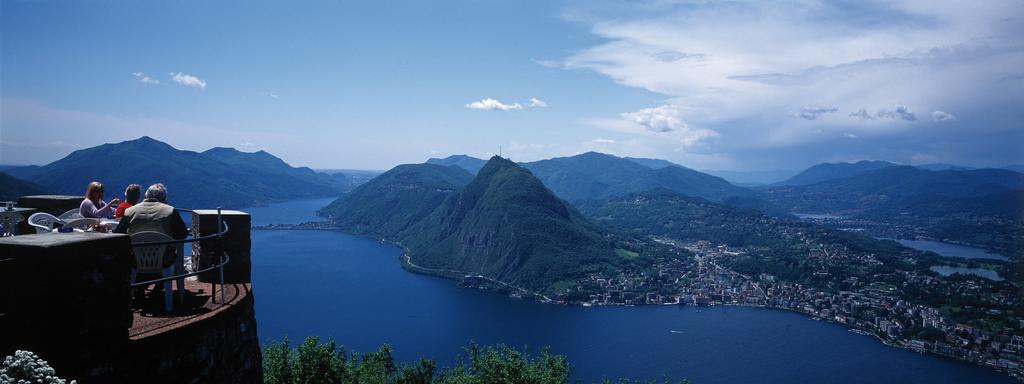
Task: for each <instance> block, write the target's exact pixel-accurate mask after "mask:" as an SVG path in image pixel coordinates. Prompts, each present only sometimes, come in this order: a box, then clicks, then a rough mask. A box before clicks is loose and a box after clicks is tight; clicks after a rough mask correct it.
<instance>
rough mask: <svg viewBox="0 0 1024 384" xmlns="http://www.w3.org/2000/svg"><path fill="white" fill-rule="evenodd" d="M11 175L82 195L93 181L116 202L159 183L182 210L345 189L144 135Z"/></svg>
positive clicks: (316, 177)
mask: <svg viewBox="0 0 1024 384" xmlns="http://www.w3.org/2000/svg"><path fill="white" fill-rule="evenodd" d="M8 173H9V174H10V175H11V176H14V177H17V178H19V179H22V180H26V181H29V182H32V183H35V184H38V185H40V186H42V187H43V188H45V189H46V190H47V191H48V192H52V193H59V194H68V195H81V194H83V193H84V191H85V187H86V185H87V184H88V183H89V182H91V181H94V180H97V181H100V182H102V183H104V185H105V186H106V189H107V195H106V199H108V200H109V199H111V198H115V197H118V198H123V196H122V194H123V190H124V189H123V188H125V186H127V185H128V184H132V183H137V184H140V185H142V186H143V188H145V187H146V186H148V185H150V184H153V183H157V182H160V183H164V184H165V185H166V186H167V189H168V192H169V193H168V201H169V202H170V203H171V204H174V205H177V206H181V207H183V208H209V207H217V206H220V207H224V208H243V207H250V206H256V205H262V204H266V203H269V202H273V201H282V200H288V199H297V198H308V197H320V196H337V195H338V194H340V193H342V192H343V191H345V190H348V189H351V187H352V186H351V185H350V184H349V183H347V182H346V180H345V177H344V175H341V176H330V175H326V174H322V173H317V172H313V171H312V170H310V169H308V168H293V167H291V166H289V165H288V164H286V163H285V162H284V161H281V159H279V158H277V157H274V156H273V155H271V154H269V153H266V152H263V151H260V152H255V153H247V152H241V151H237V150H235V149H231V148H214V149H211V150H208V151H206V152H202V153H200V152H193V151H185V150H179V149H176V148H174V147H172V146H170V145H168V144H166V143H163V142H160V141H157V140H155V139H153V138H150V137H146V136H143V137H141V138H138V139H135V140H129V141H124V142H120V143H114V144H103V145H100V146H96V147H92V148H86V149H81V150H78V151H75V152H72V153H71V154H69V155H68V156H66V157H64V158H62V159H60V160H57V161H54V162H52V163H50V164H47V165H44V166H27V167H20V168H14V169H9V170H8Z"/></svg>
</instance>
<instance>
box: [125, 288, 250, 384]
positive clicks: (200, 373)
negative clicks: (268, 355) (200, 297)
mask: <svg viewBox="0 0 1024 384" xmlns="http://www.w3.org/2000/svg"><path fill="white" fill-rule="evenodd" d="M236 286H237V287H239V289H244V290H245V291H246V292H247V295H246V296H245V297H244V298H242V299H241V300H240V301H239V302H237V303H233V304H232V306H231V307H230V308H228V309H227V310H224V311H223V312H219V313H217V314H216V315H215V316H213V317H211V318H208V319H204V320H202V321H198V322H195V323H192V324H189V325H187V326H184V327H181V328H177V329H172V330H169V331H166V332H161V333H159V334H156V335H152V336H146V337H143V338H141V339H138V340H131V341H129V345H128V352H129V353H128V355H126V357H127V358H128V359H127V361H125V364H124V366H125V367H126V370H125V372H124V374H125V382H130V383H260V382H262V377H263V376H262V372H263V371H262V369H263V367H262V356H261V354H260V346H259V339H258V338H257V336H256V314H255V312H254V310H253V296H252V292H251V291H250V289H251V287H250V286H249V285H248V284H237V285H236Z"/></svg>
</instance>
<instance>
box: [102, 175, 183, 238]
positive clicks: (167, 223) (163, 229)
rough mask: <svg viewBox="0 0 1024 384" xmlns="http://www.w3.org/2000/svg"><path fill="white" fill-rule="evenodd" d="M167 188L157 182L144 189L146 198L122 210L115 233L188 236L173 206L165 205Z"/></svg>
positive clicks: (173, 236) (174, 236)
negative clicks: (148, 232)
mask: <svg viewBox="0 0 1024 384" xmlns="http://www.w3.org/2000/svg"><path fill="white" fill-rule="evenodd" d="M166 201H167V188H166V187H164V185H163V184H160V183H157V184H153V185H151V186H149V188H148V189H146V199H145V200H142V202H141V203H139V204H136V205H134V206H132V207H131V208H128V209H127V210H125V211H124V217H122V218H121V222H119V223H118V224H117V228H115V229H114V232H115V233H127V234H129V235H131V234H134V233H138V232H147V231H151V232H160V233H163V234H165V235H167V236H170V237H171V238H174V239H184V238H186V237H188V227H186V226H185V221H184V220H182V219H181V215H179V214H178V213H177V212H175V211H174V207H172V206H170V205H167V204H166Z"/></svg>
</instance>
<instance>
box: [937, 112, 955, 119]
mask: <svg viewBox="0 0 1024 384" xmlns="http://www.w3.org/2000/svg"><path fill="white" fill-rule="evenodd" d="M932 120H935V121H948V120H956V116H953V114H952V113H949V112H943V111H935V112H932Z"/></svg>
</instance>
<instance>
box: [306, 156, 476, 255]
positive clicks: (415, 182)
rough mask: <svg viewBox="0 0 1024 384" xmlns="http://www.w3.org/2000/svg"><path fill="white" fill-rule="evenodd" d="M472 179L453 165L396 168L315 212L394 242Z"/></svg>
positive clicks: (338, 223) (349, 228)
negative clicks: (398, 236) (404, 231)
mask: <svg viewBox="0 0 1024 384" xmlns="http://www.w3.org/2000/svg"><path fill="white" fill-rule="evenodd" d="M472 179H473V175H471V174H469V172H466V171H465V170H463V169H461V168H458V167H454V166H450V167H446V166H441V165H434V164H404V165H399V166H397V167H395V168H393V169H391V170H390V171H387V172H385V173H383V174H381V175H380V176H377V177H375V178H373V179H372V180H370V181H369V182H367V183H365V184H363V185H360V186H359V187H357V188H356V189H354V190H352V191H351V192H349V193H346V194H344V195H341V197H339V198H338V199H337V200H335V201H334V202H332V203H331V204H329V205H328V206H326V207H324V208H323V209H321V210H320V212H319V213H320V215H321V216H326V217H329V218H330V220H331V222H333V223H334V225H337V226H339V227H341V228H344V229H346V230H348V231H351V232H353V233H357V234H366V235H373V236H378V237H386V238H390V239H396V236H397V235H398V234H399V232H401V231H402V230H404V229H406V228H407V227H409V226H410V225H412V224H414V223H416V222H418V221H419V220H421V219H423V218H424V217H426V216H427V215H428V214H430V212H432V211H433V210H434V209H435V208H437V207H438V206H440V205H441V203H442V202H443V201H444V199H445V198H447V197H448V196H449V195H452V194H454V193H455V192H456V191H458V190H460V189H462V187H464V186H465V185H466V184H468V183H469V182H470V180H472Z"/></svg>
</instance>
